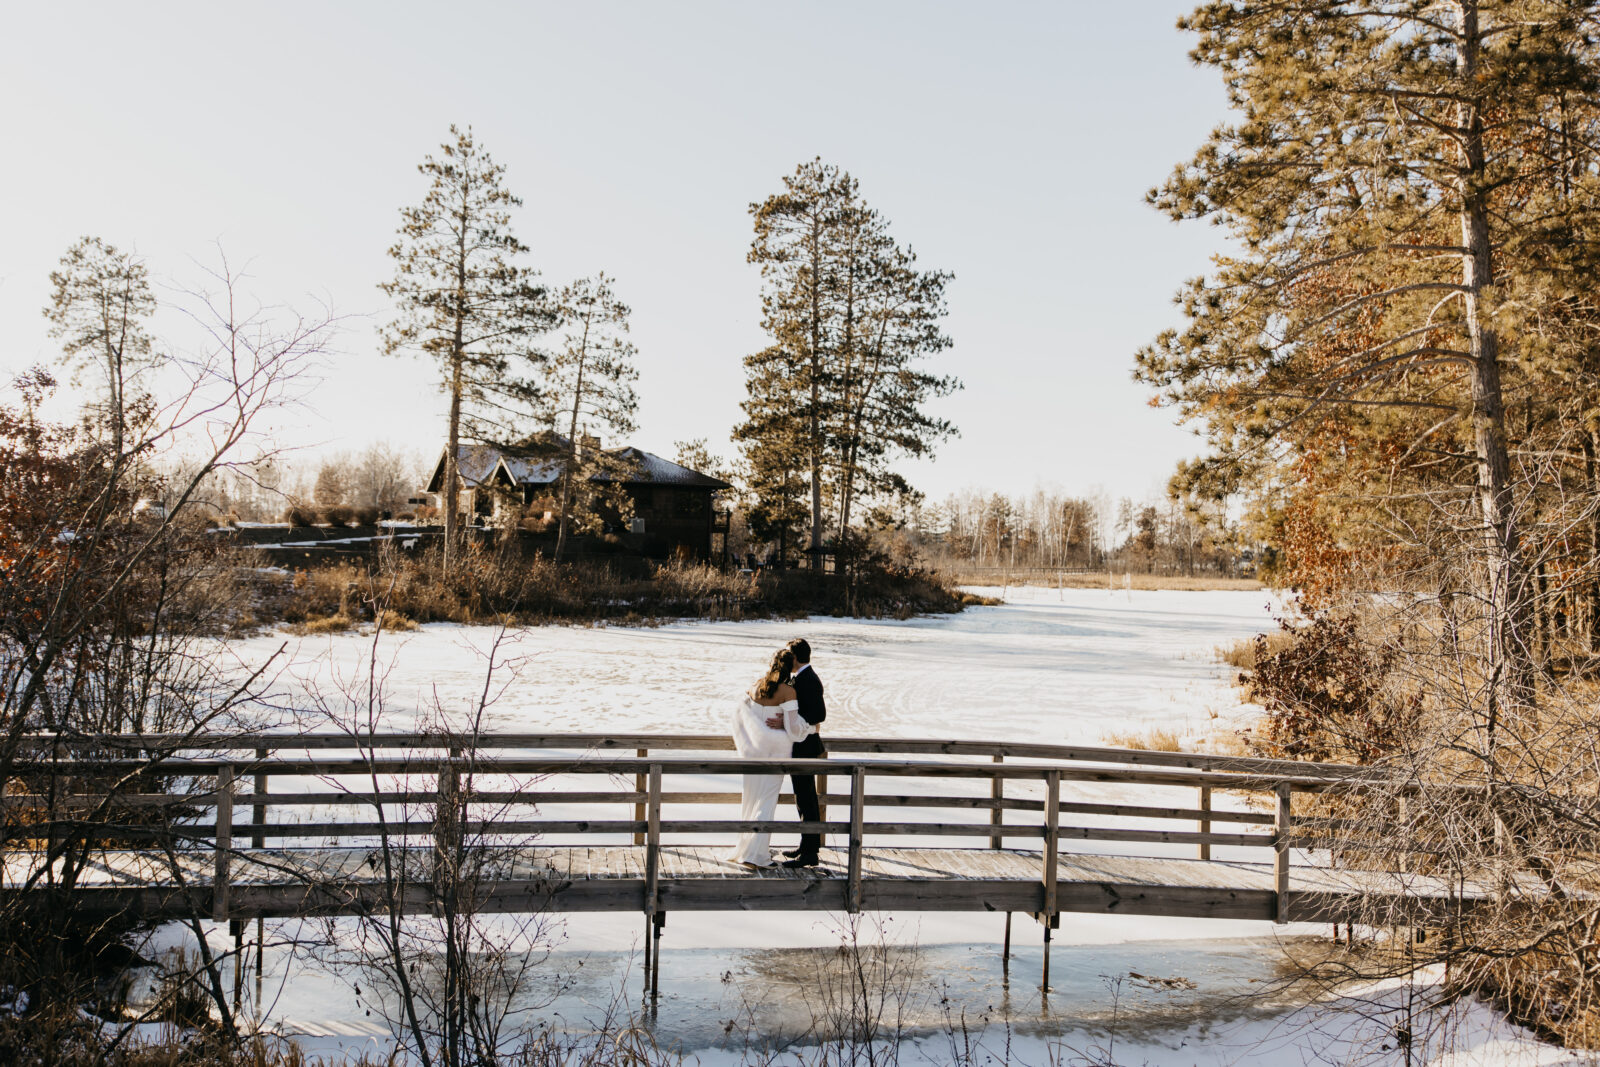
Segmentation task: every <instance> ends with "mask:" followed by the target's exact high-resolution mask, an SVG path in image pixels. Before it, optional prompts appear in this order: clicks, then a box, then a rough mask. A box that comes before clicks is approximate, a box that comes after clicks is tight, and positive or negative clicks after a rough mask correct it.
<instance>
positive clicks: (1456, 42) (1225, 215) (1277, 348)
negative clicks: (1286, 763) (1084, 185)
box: [1138, 0, 1595, 722]
mask: <svg viewBox="0 0 1600 1067" xmlns="http://www.w3.org/2000/svg"><path fill="white" fill-rule="evenodd" d="M1593 22H1594V15H1593V13H1592V11H1590V10H1589V9H1588V8H1586V7H1582V6H1579V5H1573V4H1566V3H1557V2H1539V0H1502V2H1494V0H1454V2H1449V3H1430V4H1420V3H1416V2H1413V0H1378V2H1374V3H1367V4H1359V5H1358V4H1351V3H1345V2H1338V0H1307V2H1304V3H1298V4H1293V5H1257V4H1236V3H1223V2H1217V3H1208V4H1205V5H1203V6H1201V7H1200V8H1199V9H1198V10H1196V11H1195V13H1194V14H1193V15H1191V16H1189V17H1188V18H1186V19H1184V20H1183V21H1182V22H1181V23H1180V25H1182V26H1183V27H1185V28H1187V29H1189V30H1192V31H1194V32H1196V33H1197V34H1198V35H1199V44H1198V46H1197V47H1196V49H1195V51H1194V53H1193V56H1194V58H1195V59H1196V60H1197V61H1198V62H1201V63H1204V64H1207V65H1210V66H1213V67H1216V68H1217V69H1219V70H1220V71H1221V72H1222V73H1223V76H1224V78H1225V81H1226V84H1227V87H1228V92H1229V96H1230V101H1231V103H1232V104H1233V106H1234V108H1235V109H1236V111H1237V112H1238V113H1239V118H1238V121H1237V122H1236V123H1235V124H1233V125H1230V126H1225V127H1222V128H1220V129H1219V130H1218V131H1217V132H1216V133H1215V134H1214V135H1213V137H1212V139H1211V140H1210V141H1209V142H1208V143H1207V144H1206V145H1204V146H1203V147H1202V148H1201V150H1200V151H1199V152H1198V153H1197V154H1196V155H1195V157H1194V158H1193V159H1192V160H1191V161H1190V162H1189V163H1187V164H1186V165H1184V166H1181V167H1179V168H1178V169H1177V171H1175V172H1174V174H1173V176H1172V177H1171V178H1170V179H1169V180H1168V181H1167V183H1166V184H1165V185H1164V186H1163V187H1162V188H1161V189H1159V190H1157V191H1155V192H1153V193H1152V194H1151V199H1152V201H1153V202H1154V203H1155V204H1156V205H1157V206H1158V207H1160V208H1161V209H1162V210H1164V211H1166V212H1168V213H1169V214H1170V215H1172V216H1173V217H1174V218H1177V219H1190V218H1210V219H1212V220H1213V221H1214V222H1216V223H1218V224H1220V225H1223V226H1226V227H1228V228H1229V229H1230V230H1231V232H1232V233H1233V235H1234V236H1235V238H1236V239H1237V241H1238V243H1239V246H1240V251H1239V252H1238V253H1237V254H1235V255H1232V256H1223V257H1218V259H1217V261H1216V269H1215V270H1214V272H1213V274H1212V275H1211V276H1210V277H1209V278H1205V279H1199V280H1196V281H1194V282H1192V283H1190V284H1189V285H1188V286H1187V287H1186V288H1185V290H1184V291H1183V293H1182V294H1181V298H1180V299H1181V304H1182V306H1183V309H1184V311H1185V313H1186V315H1187V316H1188V318H1189V319H1190V324H1189V326H1188V327H1187V328H1186V329H1184V330H1182V331H1170V332H1168V333H1165V334H1163V335H1162V336H1161V337H1160V338H1159V339H1158V340H1157V342H1156V343H1155V344H1154V345H1152V346H1150V347H1149V348H1147V349H1146V350H1144V351H1143V352H1141V353H1140V356H1139V370H1138V376H1139V377H1141V378H1143V379H1144V380H1145V381H1147V382H1150V383H1152V384H1155V385H1157V386H1159V387H1161V388H1162V389H1163V390H1164V395H1165V397H1166V399H1167V400H1168V401H1169V402H1171V403H1174V404H1176V405H1177V406H1178V407H1179V409H1180V410H1181V411H1182V412H1183V413H1184V414H1185V415H1186V416H1188V417H1191V418H1194V419H1197V420H1199V421H1201V422H1202V423H1203V424H1204V425H1205V428H1206V430H1207V432H1208V434H1209V437H1210V439H1211V442H1212V444H1213V446H1214V447H1215V449H1216V451H1215V453H1214V454H1213V456H1211V457H1209V459H1208V460H1207V461H1205V462H1203V463H1200V464H1196V465H1191V466H1190V467H1188V468H1187V469H1186V470H1185V471H1184V472H1182V475H1183V481H1185V482H1186V483H1187V486H1188V487H1190V488H1203V489H1208V490H1211V491H1213V492H1221V491H1225V490H1227V489H1230V488H1237V487H1238V486H1239V484H1240V483H1241V482H1246V483H1249V482H1254V483H1255V484H1258V485H1263V486H1264V485H1266V484H1268V483H1270V482H1272V481H1274V480H1275V479H1276V478H1277V477H1278V472H1279V471H1280V470H1281V469H1282V468H1281V467H1280V463H1281V462H1283V461H1284V460H1285V458H1286V457H1285V454H1284V451H1283V450H1284V448H1285V447H1287V448H1288V449H1289V451H1290V454H1291V456H1290V458H1289V460H1288V462H1289V463H1290V466H1289V477H1288V478H1287V479H1286V480H1287V481H1289V482H1291V483H1292V482H1295V481H1298V480H1300V479H1302V478H1310V479H1327V480H1326V481H1321V482H1320V483H1316V488H1314V489H1312V490H1311V491H1308V492H1306V493H1304V494H1299V495H1290V496H1288V497H1286V498H1284V499H1283V500H1282V505H1283V506H1282V507H1281V509H1280V510H1279V514H1280V516H1281V522H1282V524H1283V525H1282V526H1281V527H1280V528H1281V529H1282V530H1285V531H1288V530H1290V529H1291V527H1293V528H1295V529H1298V530H1299V531H1300V532H1301V534H1302V535H1304V534H1305V533H1308V532H1310V531H1314V530H1317V529H1326V527H1327V523H1328V521H1330V520H1329V518H1328V517H1327V516H1326V515H1323V516H1321V517H1319V516H1318V515H1316V514H1315V513H1316V511H1317V509H1318V506H1319V501H1322V500H1326V499H1327V498H1328V496H1329V495H1330V494H1329V492H1328V488H1329V485H1330V484H1331V481H1333V480H1336V481H1337V483H1338V484H1339V485H1341V486H1343V487H1345V488H1348V489H1350V490H1351V491H1352V495H1353V496H1354V497H1355V499H1356V500H1357V501H1361V500H1366V501H1371V500H1372V498H1373V493H1374V491H1375V490H1374V489H1373V488H1372V487H1373V486H1374V485H1377V484H1384V483H1383V482H1382V478H1383V468H1384V465H1385V464H1387V466H1388V468H1389V470H1390V472H1391V478H1392V476H1393V472H1394V471H1400V472H1401V476H1402V477H1408V478H1414V479H1417V480H1418V481H1417V483H1416V484H1417V485H1420V486H1423V487H1426V489H1427V492H1424V493H1412V494H1409V495H1408V499H1409V502H1408V503H1403V504H1399V505H1398V506H1402V507H1411V508H1416V507H1422V506H1434V504H1435V502H1437V501H1440V500H1443V499H1444V497H1443V495H1441V494H1442V491H1443V490H1446V489H1448V490H1451V491H1453V493H1454V495H1455V499H1457V500H1459V501H1460V502H1462V503H1463V504H1464V503H1465V502H1466V498H1467V495H1468V494H1470V495H1471V496H1472V497H1473V498H1474V499H1475V504H1474V506H1475V508H1476V511H1477V523H1476V525H1477V529H1478V531H1479V533H1478V535H1477V536H1478V540H1477V544H1476V550H1475V555H1476V557H1477V560H1478V563H1479V565H1480V566H1481V568H1482V571H1481V573H1482V575H1483V577H1482V580H1481V583H1480V588H1481V591H1482V596H1483V598H1484V602H1485V603H1486V605H1487V614H1488V620H1489V622H1490V628H1491V633H1490V638H1489V641H1488V649H1487V659H1488V664H1487V670H1486V676H1488V677H1490V678H1492V679H1493V683H1492V689H1493V691H1492V692H1491V693H1490V706H1491V712H1490V715H1491V722H1492V718H1493V715H1494V714H1495V712H1494V710H1493V709H1494V708H1495V707H1496V706H1498V707H1500V708H1505V709H1515V708H1520V707H1525V706H1527V705H1528V704H1529V703H1530V702H1531V700H1532V693H1533V689H1532V685H1533V673H1532V667H1531V663H1532V661H1531V657H1530V643H1529V639H1530V631H1529V624H1530V619H1531V615H1530V611H1529V605H1530V594H1531V588H1530V573H1529V569H1528V567H1527V566H1526V563H1525V560H1524V544H1523V522H1524V519H1525V516H1526V504H1527V501H1526V499H1525V498H1523V497H1520V496H1519V493H1520V492H1522V489H1521V488H1519V484H1518V482H1517V481H1515V480H1514V479H1513V474H1512V468H1511V460H1510V456H1511V444H1512V441H1511V429H1510V428H1509V427H1508V425H1507V421H1506V384H1505V383H1506V375H1507V373H1508V355H1509V354H1511V353H1517V354H1518V355H1521V354H1523V353H1527V352H1528V351H1530V350H1529V348H1528V347H1527V345H1526V343H1525V342H1526V338H1525V337H1524V336H1523V335H1521V331H1519V330H1518V327H1517V318H1518V316H1517V315H1516V313H1515V312H1514V311H1513V310H1512V304H1513V303H1514V302H1513V301H1512V300H1511V299H1510V297H1511V295H1512V294H1514V293H1516V292H1517V291H1518V290H1520V289H1523V288H1525V287H1527V284H1528V282H1529V281H1530V276H1529V274H1528V272H1529V271H1530V270H1537V269H1538V268H1537V267H1536V260H1537V258H1538V257H1537V255H1536V254H1535V249H1536V248H1537V247H1538V246H1540V245H1541V244H1542V243H1543V237H1542V235H1548V234H1550V233H1551V232H1552V231H1553V230H1559V229H1562V228H1563V226H1564V223H1563V222H1562V220H1560V219H1558V218H1555V217H1552V216H1551V215H1550V214H1549V213H1548V211H1547V210H1546V208H1547V207H1548V204H1547V203H1546V202H1541V201H1538V200H1537V198H1535V197H1533V196H1531V195H1530V193H1531V190H1532V189H1533V188H1534V187H1535V186H1538V185H1541V184H1544V183H1545V182H1547V181H1548V179H1549V178H1550V177H1551V176H1552V174H1553V172H1554V171H1555V170H1557V169H1559V168H1560V167H1561V166H1562V165H1563V164H1562V163H1560V162H1558V159H1557V157H1556V156H1555V155H1552V154H1551V153H1549V152H1547V151H1546V148H1547V146H1549V145H1550V144H1551V143H1553V142H1556V141H1559V140H1560V129H1559V116H1560V112H1561V109H1562V101H1564V100H1575V99H1581V98H1584V97H1585V96H1592V94H1593V92H1594V88H1595V79H1594V76H1593V74H1594V72H1593V69H1592V66H1591V65H1590V64H1588V63H1587V61H1586V60H1585V59H1584V58H1583V57H1582V55H1581V50H1582V48H1584V47H1586V46H1584V45H1583V44H1582V42H1583V41H1584V40H1585V39H1586V38H1587V39H1589V40H1592V39H1593V37H1592V35H1593V30H1594V27H1593ZM1519 348H1521V350H1522V351H1521V352H1520V353H1519V352H1518V349H1519ZM1424 461H1425V462H1424ZM1308 484H1313V483H1308ZM1389 484H1393V483H1392V480H1391V482H1390V483H1389ZM1402 495H1403V494H1398V493H1397V494H1394V495H1393V496H1392V499H1393V500H1395V501H1399V500H1400V498H1401V496H1402ZM1324 510H1325V509H1324ZM1343 510H1345V511H1346V512H1347V513H1348V514H1350V515H1359V511H1360V505H1359V503H1358V504H1357V505H1355V506H1353V507H1352V506H1349V505H1346V506H1344V507H1343ZM1296 524H1298V526H1297V525H1296ZM1319 536H1320V535H1319ZM1307 555H1308V558H1309V557H1311V556H1315V555H1317V553H1316V552H1314V551H1313V552H1308V553H1307ZM1323 558H1324V559H1326V558H1327V557H1326V556H1324V557H1323Z"/></svg>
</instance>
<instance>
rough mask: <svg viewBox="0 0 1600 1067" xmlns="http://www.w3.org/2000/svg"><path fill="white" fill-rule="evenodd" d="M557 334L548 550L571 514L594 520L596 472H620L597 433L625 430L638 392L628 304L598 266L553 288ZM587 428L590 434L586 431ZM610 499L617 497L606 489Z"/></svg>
mask: <svg viewBox="0 0 1600 1067" xmlns="http://www.w3.org/2000/svg"><path fill="white" fill-rule="evenodd" d="M557 307H558V309H559V310H558V314H559V317H560V324H561V329H562V337H561V342H560V344H559V345H558V347H557V348H556V352H555V355H554V357H553V358H552V359H551V362H550V379H549V381H550V384H549V392H550V402H551V404H552V405H553V412H552V414H553V423H554V425H555V426H556V428H557V429H558V430H559V431H560V432H562V433H564V434H565V441H566V444H565V445H564V446H563V448H562V456H561V501H560V510H559V512H558V520H557V521H558V527H557V534H556V551H555V558H556V559H558V560H559V559H560V558H561V555H562V553H563V551H565V549H566V544H567V532H568V529H569V527H571V526H572V525H574V519H576V520H578V524H580V525H583V526H586V527H588V526H593V525H594V524H595V522H596V521H597V515H598V513H597V511H596V508H595V503H596V497H597V494H601V493H603V491H604V488H605V486H606V484H610V485H612V486H616V485H619V484H620V480H619V479H616V478H612V479H610V480H609V483H607V482H606V481H605V480H600V481H597V480H596V478H595V475H598V474H619V473H622V468H623V464H622V463H621V462H620V461H619V460H618V459H617V458H616V457H615V456H613V455H612V454H610V453H607V452H606V451H604V450H603V449H602V448H600V447H598V445H599V441H600V435H605V436H607V437H615V436H619V435H623V434H629V433H632V432H633V428H634V421H633V420H634V415H635V413H636V412H637V411H638V409H639V399H638V396H637V395H636V394H635V393H634V389H633V383H634V382H635V381H637V380H638V378H639V372H638V370H636V369H635V367H634V364H633V361H634V356H635V354H636V352H635V349H634V347H633V343H632V342H631V341H629V340H628V316H629V314H630V311H629V308H628V306H627V305H626V304H624V303H622V302H621V301H620V300H618V299H617V297H616V294H615V293H614V292H612V289H611V279H610V278H607V277H606V276H605V275H604V274H600V275H597V276H596V277H594V278H583V279H580V280H579V281H576V282H574V283H572V284H571V285H569V286H567V287H566V288H565V289H563V290H562V291H561V294H560V297H559V298H558V300H557ZM591 435H592V436H591ZM613 498H614V499H615V502H616V503H619V504H620V503H621V502H622V501H621V499H620V498H618V497H617V494H613Z"/></svg>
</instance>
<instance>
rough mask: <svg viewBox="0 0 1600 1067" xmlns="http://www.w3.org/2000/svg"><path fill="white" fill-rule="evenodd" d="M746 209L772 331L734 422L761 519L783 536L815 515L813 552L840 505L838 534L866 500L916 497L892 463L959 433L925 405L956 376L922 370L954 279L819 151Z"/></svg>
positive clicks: (757, 526)
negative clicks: (929, 265) (919, 259)
mask: <svg viewBox="0 0 1600 1067" xmlns="http://www.w3.org/2000/svg"><path fill="white" fill-rule="evenodd" d="M750 210H751V215H752V217H753V219H754V223H755V237H754V240H753V242H752V244H751V250H750V261H751V262H753V263H758V264H760V266H761V273H762V280H763V283H764V284H763V288H762V312H763V314H762V324H763V327H764V328H765V329H766V331H767V333H768V334H769V335H770V336H771V338H772V344H771V345H769V346H767V347H766V348H764V349H762V350H761V351H759V352H756V353H755V354H753V355H751V356H748V357H746V359H745V375H746V385H747V388H748V394H749V395H748V397H747V399H746V401H745V403H744V405H743V406H744V411H745V421H744V422H743V423H742V424H741V425H740V426H739V427H738V429H737V430H736V431H735V437H736V439H737V440H739V441H740V442H741V444H742V446H743V448H744V452H745V461H746V464H747V465H748V468H749V471H750V479H749V486H750V489H751V491H752V492H753V493H754V494H755V495H756V498H757V502H756V506H755V507H754V509H753V510H752V514H751V524H752V529H754V530H755V531H756V532H757V534H758V536H768V537H769V538H775V539H778V540H780V541H785V540H786V539H787V536H788V534H789V532H790V530H791V529H792V528H793V527H795V526H797V525H798V524H799V523H801V522H805V523H806V524H807V525H808V527H809V529H808V544H809V548H810V549H811V550H812V552H813V553H815V552H816V550H818V549H820V548H821V546H822V536H823V530H824V528H825V527H826V526H827V525H828V520H829V517H830V515H831V518H832V520H833V525H834V529H835V533H836V535H837V536H839V537H841V538H842V537H843V535H844V533H845V531H846V530H847V529H848V528H849V526H850V521H851V518H852V515H853V514H854V511H855V509H856V507H857V505H858V503H859V502H860V501H861V500H862V499H863V498H866V497H872V496H880V495H890V496H897V497H905V498H906V499H908V500H909V499H914V498H915V493H914V491H913V490H912V489H911V487H910V486H909V484H907V482H906V481H905V479H904V478H903V477H901V476H899V475H898V474H896V473H895V472H894V471H893V470H892V467H891V464H892V462H893V460H894V459H895V458H896V457H898V456H901V455H912V456H922V455H927V454H928V453H929V452H931V450H932V449H933V448H934V447H935V446H936V445H937V444H938V443H939V442H940V441H942V440H944V439H945V438H947V437H949V436H950V435H951V434H953V433H954V432H955V431H954V427H953V426H951V425H950V424H949V423H948V422H947V421H944V420H941V419H937V418H934V417H932V416H929V415H928V414H927V413H926V412H925V410H924V405H925V404H926V403H927V401H929V400H931V399H934V398H936V397H941V396H946V395H948V394H949V393H951V392H953V391H954V390H955V389H958V388H960V383H959V382H958V381H956V380H955V379H954V378H950V377H942V376H938V375H933V374H929V373H927V372H926V371H924V370H922V369H921V368H920V367H919V366H918V361H919V360H921V359H923V358H924V357H926V356H929V355H932V354H935V353H937V352H940V351H942V350H943V349H945V348H947V347H948V346H949V344H950V342H949V339H948V338H947V337H945V336H944V334H943V333H942V332H941V329H940V320H941V319H942V318H943V316H944V314H945V303H944V288H945V285H946V284H947V283H948V281H949V279H950V275H949V274H946V273H943V272H939V271H922V270H919V269H918V268H917V265H916V256H915V255H914V254H913V253H911V252H910V251H908V250H904V249H901V248H900V247H898V246H897V245H896V244H895V242H894V240H893V238H892V237H891V236H890V234H889V229H888V224H887V223H886V222H885V221H884V219H883V217H882V216H881V215H879V214H878V212H876V211H874V210H873V209H872V208H870V207H868V206H867V204H866V203H865V201H864V200H862V198H861V196H860V195H859V189H858V185H857V183H856V181H855V179H854V178H852V177H850V175H849V174H846V173H844V172H842V171H840V170H839V169H838V168H837V167H833V166H831V165H828V164H824V163H823V162H822V161H821V160H814V161H812V162H810V163H805V164H802V165H801V166H800V167H798V168H796V170H795V173H794V174H793V175H791V176H790V177H787V178H785V179H784V191H783V192H782V193H779V194H776V195H774V196H771V197H768V198H767V199H766V200H765V201H763V202H762V203H760V204H753V205H751V209H750ZM797 511H799V512H802V513H803V514H800V515H797V514H796V512H797ZM812 558H813V560H814V561H815V560H817V559H818V558H819V557H818V556H816V555H815V554H813V556H812Z"/></svg>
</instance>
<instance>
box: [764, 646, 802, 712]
mask: <svg viewBox="0 0 1600 1067" xmlns="http://www.w3.org/2000/svg"><path fill="white" fill-rule="evenodd" d="M793 673H794V653H793V652H790V651H789V650H788V649H787V648H780V649H778V651H776V652H774V653H773V654H772V662H771V663H770V664H768V666H767V673H766V674H763V675H762V676H761V681H759V682H757V683H756V696H757V697H758V698H760V699H761V700H767V699H770V698H771V696H772V694H774V693H776V692H777V691H778V686H780V685H783V684H784V683H785V682H787V681H788V680H789V675H791V674H793Z"/></svg>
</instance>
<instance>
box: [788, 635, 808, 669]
mask: <svg viewBox="0 0 1600 1067" xmlns="http://www.w3.org/2000/svg"><path fill="white" fill-rule="evenodd" d="M788 647H789V651H790V652H793V653H794V661H795V662H796V663H810V662H811V645H810V644H809V643H808V642H807V641H806V639H805V638H803V637H797V638H795V639H794V640H793V641H790V642H789V646H788Z"/></svg>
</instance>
